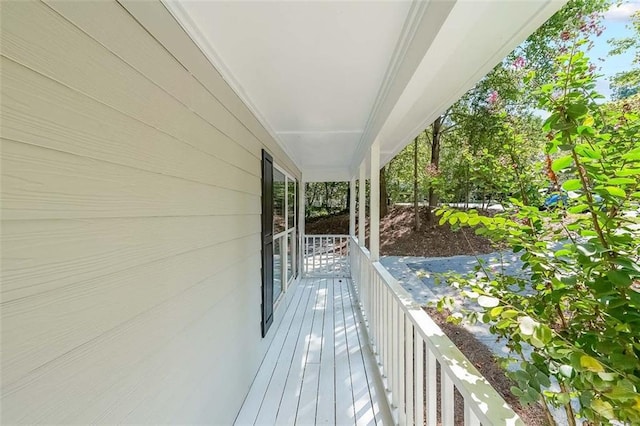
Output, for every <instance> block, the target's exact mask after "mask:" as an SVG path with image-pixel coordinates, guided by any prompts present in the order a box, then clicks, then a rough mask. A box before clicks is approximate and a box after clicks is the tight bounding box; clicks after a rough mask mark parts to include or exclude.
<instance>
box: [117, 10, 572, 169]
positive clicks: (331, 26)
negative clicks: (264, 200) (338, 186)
mask: <svg viewBox="0 0 640 426" xmlns="http://www.w3.org/2000/svg"><path fill="white" fill-rule="evenodd" d="M564 3H565V1H564V0H558V1H554V0H552V1H548V0H547V1H531V2H526V3H525V4H520V2H516V3H509V4H508V5H506V6H505V5H501V4H500V2H483V3H482V4H477V3H476V2H467V1H457V2H456V1H446V2H371V3H362V2H353V3H351V2H348V3H344V2H303V3H300V4H296V5H295V6H292V5H291V4H288V3H279V2H258V4H256V3H253V2H180V1H165V4H166V6H167V7H168V8H169V9H170V10H171V11H172V13H173V14H174V15H175V16H176V18H177V19H178V20H179V21H180V22H181V24H182V25H183V27H184V28H185V30H186V31H187V32H188V34H189V35H190V36H191V37H192V38H193V39H194V40H195V41H196V43H198V45H199V46H200V47H201V49H202V51H203V52H204V55H206V57H207V58H208V59H209V60H210V61H211V62H212V63H213V64H214V65H215V66H216V68H217V69H219V70H220V72H221V73H222V74H223V75H224V79H225V80H226V81H228V82H230V84H231V86H232V87H233V88H234V90H235V91H236V92H237V93H239V94H240V96H241V97H242V99H243V100H244V102H245V103H246V104H247V105H248V106H249V108H250V109H251V110H252V111H253V112H254V113H255V115H256V116H257V117H259V119H260V121H261V122H262V123H263V124H264V127H265V128H266V129H268V130H269V131H270V132H271V133H272V135H273V136H274V137H275V138H277V139H279V140H280V141H281V143H282V145H283V146H285V147H286V149H287V150H288V151H290V152H291V153H292V156H293V157H295V158H297V159H299V160H300V161H301V164H302V166H303V167H304V168H305V173H307V174H308V175H309V176H311V177H313V178H314V179H328V178H331V177H337V176H340V177H341V179H340V180H348V176H350V175H349V172H350V171H351V170H352V169H353V168H354V167H357V166H358V164H359V163H360V162H361V161H362V159H363V158H364V156H365V155H366V151H367V150H368V148H369V146H370V144H371V143H372V142H373V141H374V140H375V138H376V137H378V136H380V135H383V139H382V140H383V141H384V142H385V144H384V146H383V151H384V152H385V158H384V162H386V161H389V160H390V159H391V158H392V157H393V156H394V155H395V154H396V153H397V152H398V151H399V150H400V149H401V148H402V147H403V146H404V145H406V143H407V142H408V141H409V140H410V139H412V138H413V137H414V136H415V135H416V134H418V133H419V132H420V131H421V130H422V129H424V128H425V127H426V126H427V125H428V123H431V122H433V120H434V119H435V118H436V117H437V116H438V115H439V114H442V112H443V111H444V110H445V109H446V108H447V107H448V106H449V105H451V104H453V103H454V102H455V101H456V100H457V99H458V98H459V97H460V96H462V94H464V92H466V91H467V90H468V89H469V88H471V87H472V86H473V84H474V83H475V82H477V81H478V80H479V79H480V78H481V77H482V76H483V75H485V74H486V73H487V72H488V71H489V70H490V69H491V67H492V66H493V64H495V63H498V62H499V61H500V60H502V58H504V57H505V56H506V55H507V54H508V53H509V52H510V51H511V50H513V49H514V48H515V47H516V46H518V45H519V44H520V43H521V42H522V41H523V40H525V39H526V37H527V36H528V35H529V34H531V33H532V32H533V31H534V30H535V29H536V28H537V27H539V26H540V25H542V24H543V23H544V22H545V20H546V19H548V18H549V17H550V16H551V15H552V14H553V13H554V12H555V11H556V10H558V9H559V8H560V7H561V6H562V4H564ZM125 4H129V2H128V1H127V2H125ZM238 16H242V17H243V19H242V20H240V21H238V20H237V19H236V18H237V17H238ZM310 17H312V18H313V19H311V18H310ZM291 34H297V35H300V37H292V36H291ZM308 40H314V42H315V43H314V44H313V48H310V46H309V43H308ZM372 46H375V48H372ZM435 63H438V66H434V65H433V64H435ZM335 64H340V66H335ZM256 69H259V70H260V72H259V73H258V72H255V70H256ZM310 81H311V82H313V84H310ZM336 99H351V101H350V102H345V103H344V104H339V105H336V102H335V100H336ZM383 164H384V163H383ZM345 177H346V178H345ZM336 180H337V179H336Z"/></svg>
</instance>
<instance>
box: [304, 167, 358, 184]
mask: <svg viewBox="0 0 640 426" xmlns="http://www.w3.org/2000/svg"><path fill="white" fill-rule="evenodd" d="M354 176H355V174H353V173H352V172H351V171H350V170H349V168H348V167H339V168H338V167H336V168H307V169H304V170H303V171H302V180H303V181H304V182H349V181H350V180H351V178H352V177H354Z"/></svg>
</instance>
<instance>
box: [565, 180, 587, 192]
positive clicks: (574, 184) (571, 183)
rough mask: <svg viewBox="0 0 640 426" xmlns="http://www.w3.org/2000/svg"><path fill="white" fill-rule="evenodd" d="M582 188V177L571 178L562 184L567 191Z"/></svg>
mask: <svg viewBox="0 0 640 426" xmlns="http://www.w3.org/2000/svg"><path fill="white" fill-rule="evenodd" d="M580 188H582V182H580V179H569V180H568V181H566V182H565V183H563V184H562V189H564V190H565V191H575V190H576V189H580Z"/></svg>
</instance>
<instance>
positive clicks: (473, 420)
mask: <svg viewBox="0 0 640 426" xmlns="http://www.w3.org/2000/svg"><path fill="white" fill-rule="evenodd" d="M464 426H480V420H478V417H477V416H476V415H475V414H474V412H473V411H472V410H471V404H470V403H468V402H467V401H465V403H464Z"/></svg>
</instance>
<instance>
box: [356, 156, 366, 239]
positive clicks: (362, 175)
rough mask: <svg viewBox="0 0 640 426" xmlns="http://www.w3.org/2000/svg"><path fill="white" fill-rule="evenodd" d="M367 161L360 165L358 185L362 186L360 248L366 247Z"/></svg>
mask: <svg viewBox="0 0 640 426" xmlns="http://www.w3.org/2000/svg"><path fill="white" fill-rule="evenodd" d="M365 161H366V159H364V160H362V163H360V180H359V182H358V185H359V186H360V188H358V189H359V191H358V244H359V245H360V247H364V246H365V244H364V228H365V224H364V220H365V209H366V206H367V201H366V200H365V192H364V189H365V185H366V179H365V166H366V163H365Z"/></svg>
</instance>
